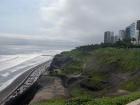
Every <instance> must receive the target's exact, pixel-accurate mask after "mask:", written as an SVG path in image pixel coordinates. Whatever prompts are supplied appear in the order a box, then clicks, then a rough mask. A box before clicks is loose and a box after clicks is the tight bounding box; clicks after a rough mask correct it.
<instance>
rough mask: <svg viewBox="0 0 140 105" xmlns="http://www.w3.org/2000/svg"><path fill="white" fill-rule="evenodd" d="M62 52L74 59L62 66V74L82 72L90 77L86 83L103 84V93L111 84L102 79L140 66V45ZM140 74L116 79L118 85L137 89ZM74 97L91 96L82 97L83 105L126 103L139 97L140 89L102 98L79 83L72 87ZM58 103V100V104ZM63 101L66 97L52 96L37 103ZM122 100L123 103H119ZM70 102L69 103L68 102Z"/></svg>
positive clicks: (54, 103)
mask: <svg viewBox="0 0 140 105" xmlns="http://www.w3.org/2000/svg"><path fill="white" fill-rule="evenodd" d="M63 55H67V56H70V57H72V58H74V60H73V61H72V62H71V63H69V64H67V65H65V66H64V67H63V68H61V74H63V75H71V74H79V73H81V74H82V75H83V76H85V78H88V81H87V84H89V85H91V86H92V85H93V84H94V85H96V86H97V87H100V88H103V89H102V91H101V93H102V95H104V94H105V93H106V92H108V90H109V89H111V88H112V87H111V86H106V85H104V84H103V83H102V82H103V81H110V80H111V79H112V78H110V77H111V74H112V73H114V74H123V75H127V74H131V73H134V72H136V71H138V70H140V50H139V49H117V48H99V49H96V50H90V51H83V50H77V49H76V50H73V51H71V52H64V53H63ZM117 76H119V75H117ZM139 81H140V78H139V75H138V76H137V75H136V76H134V77H132V78H131V76H128V77H127V79H126V80H124V81H121V82H118V83H116V84H117V85H118V86H117V87H118V89H123V90H127V91H130V92H134V91H137V90H138V89H139V87H140V82H139ZM70 93H71V96H72V98H75V97H80V96H81V95H82V96H83V97H91V98H90V99H89V101H86V102H85V99H82V98H80V100H81V101H82V102H83V104H82V103H81V104H80V105H125V104H126V103H128V102H130V101H132V100H135V99H137V98H140V93H137V94H130V95H128V96H121V97H116V98H100V99H94V98H93V97H94V95H93V94H90V93H91V91H88V90H84V89H82V88H80V87H74V88H72V89H71V91H70ZM76 102H77V101H76V100H75V101H72V104H71V105H79V104H76ZM56 103H57V104H56ZM59 103H60V105H64V104H65V101H64V100H53V101H52V100H51V101H49V102H47V103H46V102H45V103H42V104H40V103H39V104H35V105H59ZM119 103H120V104H119ZM66 105H67V104H66Z"/></svg>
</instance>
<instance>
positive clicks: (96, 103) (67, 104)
mask: <svg viewBox="0 0 140 105" xmlns="http://www.w3.org/2000/svg"><path fill="white" fill-rule="evenodd" d="M138 98H140V93H133V94H129V95H127V96H119V97H115V98H106V97H105V98H97V99H94V98H91V97H82V96H81V97H78V98H72V99H70V100H67V101H65V100H63V99H62V100H49V101H46V102H45V101H44V102H39V103H36V104H32V105H126V104H127V103H129V102H131V101H134V100H136V99H138Z"/></svg>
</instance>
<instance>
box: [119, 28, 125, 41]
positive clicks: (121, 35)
mask: <svg viewBox="0 0 140 105" xmlns="http://www.w3.org/2000/svg"><path fill="white" fill-rule="evenodd" d="M117 39H120V40H124V39H125V30H120V31H119V36H117Z"/></svg>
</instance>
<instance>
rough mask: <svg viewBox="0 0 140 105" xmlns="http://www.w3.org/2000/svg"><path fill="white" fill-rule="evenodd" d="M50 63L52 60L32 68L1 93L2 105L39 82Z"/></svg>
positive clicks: (0, 104) (0, 100) (0, 103)
mask: <svg viewBox="0 0 140 105" xmlns="http://www.w3.org/2000/svg"><path fill="white" fill-rule="evenodd" d="M50 63H51V60H50V61H47V62H45V63H42V64H39V65H37V66H35V67H32V68H30V69H29V70H27V71H26V72H24V73H23V74H22V75H20V76H19V77H18V78H17V79H15V80H14V82H12V83H11V84H10V85H9V86H8V87H7V88H5V89H4V90H3V91H1V92H0V105H5V103H6V102H8V101H9V100H11V99H14V98H15V97H17V96H18V95H20V94H22V93H23V92H24V91H26V90H27V89H28V88H29V87H30V86H32V85H33V84H34V83H35V82H36V81H37V80H38V78H39V77H40V75H41V74H42V73H43V72H44V71H45V70H46V69H47V68H48V66H49V65H50ZM24 69H25V68H24Z"/></svg>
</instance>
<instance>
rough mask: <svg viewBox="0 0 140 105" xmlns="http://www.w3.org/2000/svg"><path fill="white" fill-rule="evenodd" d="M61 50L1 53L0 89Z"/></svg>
mask: <svg viewBox="0 0 140 105" xmlns="http://www.w3.org/2000/svg"><path fill="white" fill-rule="evenodd" d="M60 52H61V51H60V50H55V51H54V50H53V51H47V52H43V53H33V54H14V55H0V91H2V90H3V89H5V88H6V87H7V86H8V85H10V84H11V83H12V82H13V81H14V80H15V79H16V78H17V77H19V76H20V75H21V74H23V73H24V72H26V71H28V70H30V69H31V68H33V67H35V66H37V65H39V64H41V63H43V62H46V61H49V60H52V59H53V56H54V55H55V54H57V53H60Z"/></svg>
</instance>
